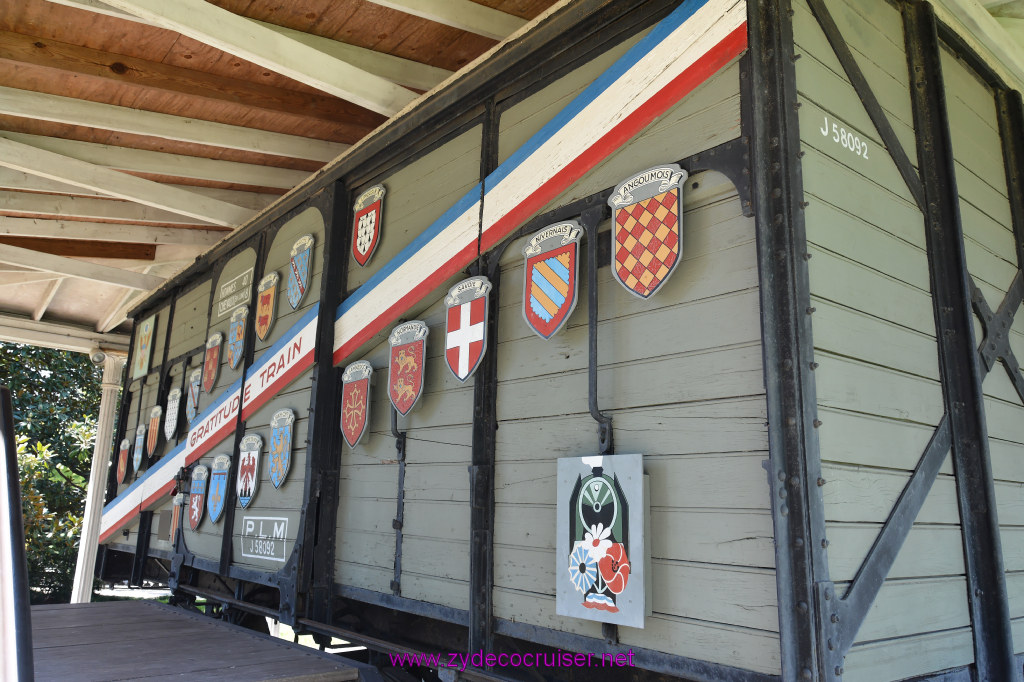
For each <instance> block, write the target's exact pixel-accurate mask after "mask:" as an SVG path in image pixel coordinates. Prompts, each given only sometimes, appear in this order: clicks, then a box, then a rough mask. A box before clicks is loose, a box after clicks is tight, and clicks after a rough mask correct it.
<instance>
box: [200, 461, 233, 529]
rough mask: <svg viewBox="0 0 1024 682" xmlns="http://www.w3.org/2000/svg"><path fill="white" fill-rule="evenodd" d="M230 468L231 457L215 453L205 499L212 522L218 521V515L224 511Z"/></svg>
mask: <svg viewBox="0 0 1024 682" xmlns="http://www.w3.org/2000/svg"><path fill="white" fill-rule="evenodd" d="M230 468H231V457H229V456H228V455H217V456H216V457H214V458H213V465H212V466H211V467H210V493H209V495H208V496H207V499H206V506H207V507H208V508H209V512H210V521H212V522H213V523H217V522H218V521H220V515H221V514H222V513H223V512H224V506H225V504H226V503H227V499H228V470H229V469H230Z"/></svg>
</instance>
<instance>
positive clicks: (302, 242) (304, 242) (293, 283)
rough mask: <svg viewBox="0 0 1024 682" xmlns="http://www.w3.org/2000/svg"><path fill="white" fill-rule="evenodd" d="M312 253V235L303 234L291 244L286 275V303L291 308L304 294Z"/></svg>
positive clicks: (307, 282) (298, 302) (296, 304)
mask: <svg viewBox="0 0 1024 682" xmlns="http://www.w3.org/2000/svg"><path fill="white" fill-rule="evenodd" d="M312 255H313V235H311V234H306V235H303V236H301V237H299V238H298V239H297V240H296V241H295V244H293V245H292V255H291V259H290V260H289V265H290V268H291V273H290V275H289V277H288V288H287V295H288V305H290V306H291V307H292V310H294V309H296V308H298V307H299V304H300V303H302V299H303V298H304V297H305V296H306V289H307V288H308V287H309V261H310V259H311V257H312Z"/></svg>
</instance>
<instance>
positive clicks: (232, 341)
mask: <svg viewBox="0 0 1024 682" xmlns="http://www.w3.org/2000/svg"><path fill="white" fill-rule="evenodd" d="M248 321H249V306H247V305H240V306H238V307H237V308H235V311H234V312H233V313H231V326H229V327H228V366H230V367H231V369H236V368H237V367H238V363H239V362H241V361H242V353H243V351H244V350H245V325H246V323H247V322H248Z"/></svg>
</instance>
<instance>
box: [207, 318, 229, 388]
mask: <svg viewBox="0 0 1024 682" xmlns="http://www.w3.org/2000/svg"><path fill="white" fill-rule="evenodd" d="M223 341H224V335H223V334H221V333H220V332H216V333H214V334H210V338H208V339H207V340H206V356H205V357H204V358H203V390H204V391H206V392H207V393H211V392H212V391H213V387H214V386H215V385H216V383H217V374H219V373H220V349H221V346H222V345H223V343H222V342H223Z"/></svg>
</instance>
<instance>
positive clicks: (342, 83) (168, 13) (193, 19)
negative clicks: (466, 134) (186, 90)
mask: <svg viewBox="0 0 1024 682" xmlns="http://www.w3.org/2000/svg"><path fill="white" fill-rule="evenodd" d="M106 4H108V5H110V6H112V7H115V8H117V9H121V10H124V11H126V12H131V13H132V14H134V15H136V16H139V17H142V18H143V19H146V20H147V21H149V22H151V23H153V24H156V25H157V26H161V27H163V28H168V29H171V30H172V31H177V32H178V33H181V34H182V35H186V36H188V37H190V38H193V39H195V40H198V41H200V42H203V43H206V44H207V45H211V46H213V47H216V48H218V49H220V50H224V51H225V52H227V53H229V54H233V55H235V56H236V57H241V58H242V59H245V60H247V61H250V62H253V63H255V64H259V65H260V66H263V67H266V68H268V69H271V70H273V71H276V72H277V73H280V74H282V75H284V76H288V77H289V78H293V79H295V80H297V81H299V82H300V83H305V84H306V85H309V86H311V87H314V88H316V89H317V90H321V91H323V92H326V93H328V94H331V95H334V96H335V97H340V98H341V99H344V100H347V101H349V102H352V103H353V104H356V105H358V106H361V107H364V108H366V109H369V110H370V111H375V112H377V113H378V114H383V115H384V116H393V115H394V114H396V113H398V112H399V111H400V110H402V109H403V108H404V107H405V105H407V104H409V103H410V102H412V101H413V100H414V99H416V97H417V95H416V93H414V92H412V91H410V90H407V89H406V88H403V87H401V86H400V85H396V84H394V83H392V82H391V81H389V80H387V79H384V78H381V77H380V76H377V75H374V74H372V73H370V72H368V71H364V70H363V69H359V68H356V67H355V66H353V65H351V64H349V63H346V62H343V61H341V60H339V59H336V58H334V57H331V56H330V55H327V54H325V53H323V52H320V51H319V50H316V49H314V48H312V47H310V46H309V45H306V44H304V43H301V42H299V41H297V40H294V39H292V38H289V37H287V36H284V35H281V34H280V33H278V32H276V31H273V30H271V29H269V28H267V27H266V26H263V25H261V24H258V23H256V22H255V21H252V20H251V19H247V18H246V17H242V16H238V15H236V14H232V13H231V12H229V11H227V10H225V9H221V8H220V7H217V6H216V5H212V4H210V3H208V2H205V0H177V1H176V2H165V1H164V0H108V1H107V2H106Z"/></svg>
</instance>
